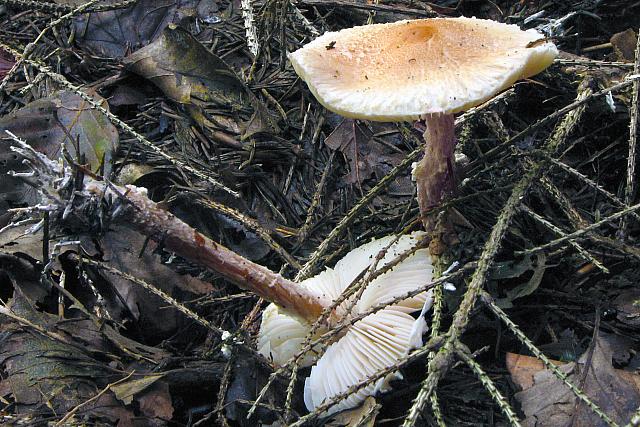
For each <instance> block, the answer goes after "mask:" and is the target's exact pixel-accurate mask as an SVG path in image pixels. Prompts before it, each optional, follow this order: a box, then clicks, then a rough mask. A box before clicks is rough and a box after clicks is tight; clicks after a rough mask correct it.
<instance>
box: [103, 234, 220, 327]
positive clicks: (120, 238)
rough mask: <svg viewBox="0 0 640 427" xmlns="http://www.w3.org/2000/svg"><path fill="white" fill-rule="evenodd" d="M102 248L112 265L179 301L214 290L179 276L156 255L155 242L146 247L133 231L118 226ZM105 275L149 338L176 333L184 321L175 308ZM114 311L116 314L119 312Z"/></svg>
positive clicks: (130, 284)
mask: <svg viewBox="0 0 640 427" xmlns="http://www.w3.org/2000/svg"><path fill="white" fill-rule="evenodd" d="M99 245H100V246H101V249H102V251H103V252H104V253H103V258H104V259H105V260H106V261H107V262H108V263H109V264H110V265H111V266H113V267H115V268H117V269H118V270H121V271H123V272H126V273H129V274H131V275H133V276H134V277H136V278H138V279H141V280H144V281H146V282H147V283H150V284H152V285H154V286H156V287H157V288H159V289H161V290H162V291H164V292H165V293H167V294H168V295H170V296H173V297H177V299H178V300H183V299H185V297H186V296H188V295H204V294H207V293H209V292H211V291H212V290H213V286H212V285H211V284H209V283H206V282H203V281H202V280H199V279H197V278H195V277H192V276H189V275H181V274H178V273H177V272H175V271H174V270H173V269H171V268H170V267H168V266H166V265H164V264H162V262H161V260H160V256H158V255H156V254H154V253H153V252H154V249H155V248H156V243H154V242H152V241H149V242H147V244H146V247H145V238H144V236H142V235H141V234H139V233H137V232H135V231H133V230H131V229H128V228H124V227H118V228H116V229H114V230H112V231H109V232H108V233H106V234H105V235H104V236H103V237H102V238H101V239H100V242H99ZM143 248H144V251H142V250H143ZM141 251H142V253H141ZM103 274H104V275H105V277H107V278H108V280H109V281H110V282H111V283H112V284H113V286H114V287H115V288H116V290H117V291H118V293H119V294H120V297H121V298H122V300H123V301H124V302H125V304H126V305H127V308H128V310H129V312H130V313H131V314H132V315H133V316H134V317H135V318H136V319H137V320H138V321H139V326H140V329H141V330H142V331H144V333H145V335H146V336H148V337H150V338H151V337H153V338H154V339H158V338H159V337H163V336H166V335H167V334H173V333H175V331H176V328H177V327H178V326H179V325H180V324H181V322H182V321H184V317H183V315H182V314H180V313H179V312H178V311H177V310H175V309H173V308H166V306H167V303H166V302H165V301H163V300H162V299H160V298H159V297H157V296H155V295H153V294H151V293H150V292H149V291H147V290H146V289H144V288H142V287H140V286H138V285H135V284H132V283H131V282H130V281H128V280H126V279H124V278H123V277H121V276H118V275H115V274H112V273H109V272H103ZM119 301H120V300H119V299H118V300H117V301H112V304H113V305H114V306H117V305H119ZM112 310H113V312H112V315H113V314H114V312H115V311H116V310H115V309H113V308H112Z"/></svg>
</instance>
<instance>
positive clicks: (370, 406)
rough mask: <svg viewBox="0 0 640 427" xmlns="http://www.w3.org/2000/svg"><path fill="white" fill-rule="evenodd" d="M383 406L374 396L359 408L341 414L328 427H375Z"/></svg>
mask: <svg viewBox="0 0 640 427" xmlns="http://www.w3.org/2000/svg"><path fill="white" fill-rule="evenodd" d="M381 407H382V405H380V404H379V403H377V402H376V399H375V398H374V397H373V396H369V397H367V398H366V399H365V401H364V402H362V405H360V406H358V407H357V408H354V409H350V410H347V411H343V412H340V413H339V414H337V415H336V416H334V417H333V419H332V420H331V421H329V422H328V423H327V424H326V425H327V426H329V427H341V426H345V427H373V425H374V424H375V422H376V416H377V415H378V412H379V411H380V408H381Z"/></svg>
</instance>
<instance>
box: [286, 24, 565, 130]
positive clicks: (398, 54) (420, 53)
mask: <svg viewBox="0 0 640 427" xmlns="http://www.w3.org/2000/svg"><path fill="white" fill-rule="evenodd" d="M534 42H536V43H534ZM557 54H558V50H557V49H556V47H555V45H554V44H553V43H550V42H547V41H544V36H542V35H541V34H540V33H538V32H537V31H535V30H527V31H522V30H521V29H520V28H518V26H517V25H510V24H503V23H499V22H495V21H491V20H485V19H476V18H432V19H416V20H406V21H398V22H394V23H390V24H374V25H367V26H361V27H353V28H349V29H345V30H342V31H338V32H329V33H325V34H323V35H322V36H320V37H318V38H316V39H315V40H313V41H312V42H310V43H308V44H307V45H305V46H304V47H302V48H301V49H298V50H297V51H295V52H293V53H290V54H289V59H290V60H291V63H292V64H293V68H294V69H295V70H296V72H297V73H298V75H300V77H301V78H302V79H303V80H304V81H305V82H306V83H307V85H308V86H309V89H310V90H311V92H312V93H313V94H314V96H315V97H316V98H317V99H318V101H320V103H321V104H322V105H324V106H325V107H326V108H327V109H329V110H331V111H334V112H336V113H338V114H340V115H343V116H345V117H349V118H355V119H368V120H377V121H403V120H417V119H419V118H420V117H421V116H424V115H426V114H440V113H443V114H453V113H456V112H459V111H464V110H467V109H469V108H471V107H474V106H476V105H478V104H481V103H482V102H484V101H486V100H488V99H490V98H491V97H493V96H494V95H495V94H497V93H498V92H500V91H502V90H504V89H506V88H508V87H509V86H511V85H512V84H513V83H514V82H515V81H516V80H518V79H522V78H526V77H530V76H533V75H535V74H537V73H539V72H541V71H542V70H544V69H545V68H547V67H548V66H549V65H550V64H551V63H552V62H553V59H554V58H555V57H556V55H557Z"/></svg>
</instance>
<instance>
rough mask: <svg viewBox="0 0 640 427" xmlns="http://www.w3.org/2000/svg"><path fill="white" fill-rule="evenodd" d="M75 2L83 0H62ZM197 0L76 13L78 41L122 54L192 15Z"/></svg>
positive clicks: (144, 0) (153, 0)
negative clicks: (168, 26)
mask: <svg viewBox="0 0 640 427" xmlns="http://www.w3.org/2000/svg"><path fill="white" fill-rule="evenodd" d="M64 3H67V4H68V3H72V4H75V5H76V6H79V5H81V4H84V3H85V2H84V0H71V1H68V0H65V1H64ZM115 3H120V0H109V1H104V2H100V4H105V5H106V4H115ZM199 3H207V2H202V1H197V0H140V1H137V2H136V3H135V4H133V5H131V6H130V7H128V8H124V9H122V8H120V9H116V10H111V11H104V12H97V13H88V14H84V13H83V14H79V15H77V16H76V17H75V18H74V21H73V24H74V27H75V30H76V34H77V35H76V39H77V40H78V44H79V45H80V46H82V47H84V48H85V49H87V50H90V51H93V52H95V53H98V54H100V56H106V57H113V58H121V57H123V56H125V55H126V54H127V53H129V52H130V51H131V49H138V48H140V47H141V46H146V45H147V44H149V43H150V42H151V41H152V40H155V39H156V38H157V37H158V35H159V34H160V33H161V32H162V30H163V29H164V28H165V27H166V26H167V25H169V24H171V23H173V22H180V21H181V20H182V19H184V18H185V17H188V16H191V15H193V13H194V10H195V9H196V7H198V11H199V9H201V8H200V7H199V6H198V5H199Z"/></svg>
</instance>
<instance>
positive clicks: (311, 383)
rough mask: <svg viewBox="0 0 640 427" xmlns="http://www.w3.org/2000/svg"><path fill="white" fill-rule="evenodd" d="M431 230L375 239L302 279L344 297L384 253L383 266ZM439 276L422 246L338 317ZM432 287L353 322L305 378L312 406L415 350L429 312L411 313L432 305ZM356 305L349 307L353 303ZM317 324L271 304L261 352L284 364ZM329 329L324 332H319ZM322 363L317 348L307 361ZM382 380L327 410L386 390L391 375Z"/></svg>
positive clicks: (264, 318) (346, 304)
mask: <svg viewBox="0 0 640 427" xmlns="http://www.w3.org/2000/svg"><path fill="white" fill-rule="evenodd" d="M424 236H425V233H424V232H415V233H413V234H410V235H405V236H401V237H400V238H399V239H397V241H395V242H394V240H395V236H387V237H384V238H381V239H378V240H373V241H371V242H369V243H367V244H365V245H363V246H360V247H359V248H356V249H354V250H353V251H351V252H349V253H348V254H347V255H346V256H345V257H344V258H342V259H341V260H340V261H338V263H337V264H336V265H335V267H334V268H327V269H326V270H324V271H323V272H321V273H320V274H318V275H317V276H315V277H312V278H310V279H307V280H305V281H303V282H301V283H300V286H301V287H303V288H304V289H313V290H314V291H315V292H320V294H321V295H322V297H323V298H327V299H330V300H331V301H334V300H336V299H337V298H338V297H339V296H340V294H341V293H342V292H343V291H344V290H345V289H346V288H347V287H348V286H349V285H350V284H351V283H352V282H353V281H354V280H356V279H357V278H358V277H359V275H360V274H361V273H362V272H363V271H366V270H367V269H368V268H369V267H370V266H371V265H372V263H373V262H374V260H375V259H376V256H377V255H378V253H379V252H380V251H382V250H385V248H386V253H385V255H384V257H383V258H382V259H381V260H380V261H379V262H378V264H377V266H376V267H377V268H378V269H382V268H384V266H386V265H388V264H389V263H391V262H392V261H393V260H394V258H395V257H396V256H398V255H400V254H402V253H405V252H409V251H411V250H414V249H415V248H416V246H417V245H418V244H419V241H420V240H421V239H422V238H423V237H424ZM432 277H433V267H432V265H431V258H430V256H429V251H428V250H427V249H423V248H421V249H417V250H415V252H413V253H412V254H411V255H409V256H408V257H406V258H405V259H404V260H402V261H401V262H399V263H398V264H397V265H394V266H393V267H392V268H391V269H390V270H389V271H387V272H385V273H384V274H381V275H379V276H378V277H375V278H374V279H373V280H372V281H371V282H370V283H369V284H368V285H367V287H366V288H365V290H364V291H363V292H362V295H360V298H358V299H357V300H356V301H355V303H354V301H353V298H350V299H348V300H347V301H345V302H343V303H342V304H341V305H340V306H339V307H337V309H336V315H337V317H338V319H337V320H343V319H345V318H348V317H349V316H356V315H359V314H362V313H365V312H367V311H368V310H369V309H370V308H372V307H374V306H377V305H379V304H384V303H390V302H391V301H392V300H394V299H395V298H398V297H401V296H403V295H406V294H408V293H409V292H411V291H416V290H417V289H420V288H421V287H424V286H425V285H426V284H428V283H429V282H430V281H431V279H432ZM431 302H432V293H431V291H428V292H421V293H419V294H418V295H416V296H414V297H411V298H407V299H404V300H401V301H398V302H395V303H393V304H390V305H388V306H386V307H385V308H383V309H382V310H380V311H377V312H375V313H373V314H370V315H368V316H366V317H364V318H363V319H361V320H359V321H357V322H355V323H354V324H353V325H351V326H350V327H349V328H348V329H347V332H346V333H345V334H344V335H343V336H341V337H340V338H339V339H338V340H337V341H336V342H333V343H332V344H331V345H330V346H329V348H328V349H327V351H326V352H325V353H324V354H323V355H322V356H321V357H320V358H319V359H318V360H317V363H316V365H315V366H313V368H312V369H311V374H310V375H309V377H308V378H307V379H306V381H305V392H304V400H305V404H306V406H307V408H308V409H309V410H314V409H315V408H316V407H317V406H319V405H320V404H322V403H323V402H325V401H328V400H330V399H331V398H332V397H333V396H337V395H338V394H340V393H344V392H346V391H347V390H348V389H349V388H350V387H351V386H353V385H355V384H357V383H359V382H361V381H363V380H366V379H367V378H369V377H371V376H372V375H374V374H375V373H376V372H377V371H379V370H382V369H385V368H389V367H392V366H394V365H395V364H396V363H397V362H398V361H399V360H400V359H402V358H403V357H404V356H406V355H407V354H408V353H409V350H411V349H413V348H417V347H420V346H422V334H423V333H424V332H425V330H426V328H427V325H426V322H425V320H424V318H423V316H422V315H420V316H418V318H417V319H415V318H414V317H412V316H411V315H410V314H411V313H414V312H416V311H420V310H421V309H423V311H426V310H427V309H428V308H430V306H431ZM351 304H353V308H352V309H351V310H350V311H348V310H347V308H348V307H349V305H351ZM310 330H311V324H310V323H307V322H305V321H300V320H299V319H296V318H294V317H292V316H290V315H288V314H286V313H283V311H282V310H281V309H279V308H278V306H276V305H275V304H271V305H269V306H268V307H267V309H266V310H265V311H264V312H263V314H262V324H261V326H260V333H259V336H258V351H259V352H260V353H261V354H263V355H264V356H265V357H266V358H268V359H270V360H272V361H273V362H274V363H275V364H277V365H280V366H282V365H284V364H286V363H287V362H289V361H290V359H291V358H292V357H293V356H294V355H295V354H296V353H297V352H298V351H299V350H300V349H301V347H302V344H303V341H304V339H305V337H306V335H307V334H308V333H309V331H310ZM325 332H327V330H326V329H324V330H320V331H318V336H319V335H321V334H322V333H325ZM315 362H316V354H315V353H313V352H309V353H308V354H306V355H305V356H304V358H303V359H302V363H301V366H310V365H312V364H313V363H315ZM393 377H394V376H393V375H389V376H387V377H385V378H381V379H379V380H378V381H376V382H375V383H373V384H369V385H368V386H366V387H364V388H362V389H360V390H358V391H357V392H355V393H354V394H351V395H350V396H348V397H347V398H345V399H343V400H341V401H340V402H337V403H336V404H335V405H333V406H331V407H330V408H329V409H328V410H327V415H329V414H333V413H335V412H338V411H341V410H344V409H348V408H352V407H355V406H357V405H359V404H360V403H362V402H363V401H364V399H365V398H366V397H367V396H370V395H373V394H375V393H376V392H377V391H386V390H387V389H388V383H389V380H390V379H392V378H393Z"/></svg>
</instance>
